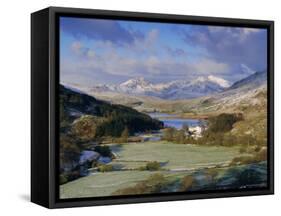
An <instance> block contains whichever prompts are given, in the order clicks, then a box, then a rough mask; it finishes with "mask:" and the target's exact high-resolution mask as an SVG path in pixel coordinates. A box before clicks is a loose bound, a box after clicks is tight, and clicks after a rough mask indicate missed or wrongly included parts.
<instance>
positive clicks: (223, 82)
mask: <svg viewBox="0 0 281 216" xmlns="http://www.w3.org/2000/svg"><path fill="white" fill-rule="evenodd" d="M208 80H209V81H211V82H214V83H216V84H218V85H220V86H221V87H223V88H228V87H230V83H229V82H228V81H227V80H225V79H222V78H220V77H217V76H213V75H209V76H208Z"/></svg>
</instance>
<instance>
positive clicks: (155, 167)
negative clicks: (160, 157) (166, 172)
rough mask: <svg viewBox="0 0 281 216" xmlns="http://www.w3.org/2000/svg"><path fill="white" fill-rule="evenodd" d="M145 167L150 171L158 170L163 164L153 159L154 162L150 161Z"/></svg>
mask: <svg viewBox="0 0 281 216" xmlns="http://www.w3.org/2000/svg"><path fill="white" fill-rule="evenodd" d="M145 167H146V169H147V170H149V171H156V170H159V169H160V167H161V165H160V163H159V162H157V161H153V162H148V163H147V164H146V166H145Z"/></svg>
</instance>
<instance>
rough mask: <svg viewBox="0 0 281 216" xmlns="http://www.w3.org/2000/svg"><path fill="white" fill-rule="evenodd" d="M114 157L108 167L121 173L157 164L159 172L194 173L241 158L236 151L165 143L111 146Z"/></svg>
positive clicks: (234, 149) (237, 150)
mask: <svg viewBox="0 0 281 216" xmlns="http://www.w3.org/2000/svg"><path fill="white" fill-rule="evenodd" d="M111 148H112V150H113V152H116V154H117V155H118V157H117V159H116V160H114V161H113V162H112V163H111V164H112V165H113V166H115V165H119V166H120V165H122V166H123V168H125V169H133V168H138V167H140V166H145V165H146V163H147V162H152V161H157V162H159V163H161V168H163V169H172V170H180V169H186V170H187V169H196V168H202V167H208V166H212V165H215V164H224V163H227V162H230V161H231V160H232V159H233V158H234V157H237V156H239V155H241V154H240V153H239V149H238V148H237V147H217V146H212V147H209V146H208V147H206V146H195V145H186V144H174V143H169V142H166V141H159V142H145V143H130V144H121V145H120V144H119V145H111Z"/></svg>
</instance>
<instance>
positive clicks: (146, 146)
mask: <svg viewBox="0 0 281 216" xmlns="http://www.w3.org/2000/svg"><path fill="white" fill-rule="evenodd" d="M111 148H112V150H113V152H115V153H116V155H117V158H116V159H115V160H113V161H112V162H111V164H112V165H114V166H115V167H119V169H121V170H120V171H113V172H105V173H101V172H97V173H93V174H91V175H89V176H87V177H83V178H79V179H77V180H75V181H72V182H69V183H67V184H64V185H61V186H60V196H61V198H71V197H95V196H110V195H111V194H112V193H114V192H115V191H117V190H119V189H123V188H127V187H130V186H134V185H136V184H137V183H139V182H140V181H143V180H145V179H147V178H148V177H149V176H150V175H152V174H155V173H161V174H163V175H164V176H165V177H167V178H168V177H169V178H170V177H175V178H181V177H183V176H185V175H187V174H190V173H191V172H194V171H195V170H198V169H201V168H209V167H214V166H216V165H220V166H221V165H223V164H227V163H228V162H229V161H231V160H232V159H233V158H234V157H236V156H238V155H239V153H238V149H237V148H235V147H204V146H195V145H183V144H173V143H168V142H161V141H159V142H145V143H128V144H118V145H117V144H115V145H111ZM148 161H158V162H160V163H161V165H162V167H161V168H162V169H163V170H160V171H153V172H152V171H138V170H135V169H137V168H138V167H140V166H143V165H145V164H146V163H147V162H148ZM122 169H123V170H122ZM128 169H132V170H128Z"/></svg>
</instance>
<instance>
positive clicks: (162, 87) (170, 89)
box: [92, 76, 230, 100]
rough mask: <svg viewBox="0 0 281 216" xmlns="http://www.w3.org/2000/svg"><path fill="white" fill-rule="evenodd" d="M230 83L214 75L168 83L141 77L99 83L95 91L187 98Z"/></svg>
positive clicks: (164, 97) (213, 91)
mask: <svg viewBox="0 0 281 216" xmlns="http://www.w3.org/2000/svg"><path fill="white" fill-rule="evenodd" d="M229 86H230V85H229V83H228V81H226V80H224V79H222V78H219V77H215V76H207V77H198V78H197V79H194V80H178V81H172V82H168V83H157V84H154V83H151V82H149V81H147V80H145V79H144V78H143V77H138V78H134V79H130V80H127V81H126V82H123V83H121V84H119V85H99V86H94V87H93V88H92V90H93V91H95V92H108V91H113V92H119V93H126V94H131V95H146V96H154V97H159V98H163V99H170V100H176V99H189V98H195V97H200V96H206V95H209V94H212V93H217V92H221V91H223V90H224V89H226V88H228V87H229Z"/></svg>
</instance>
